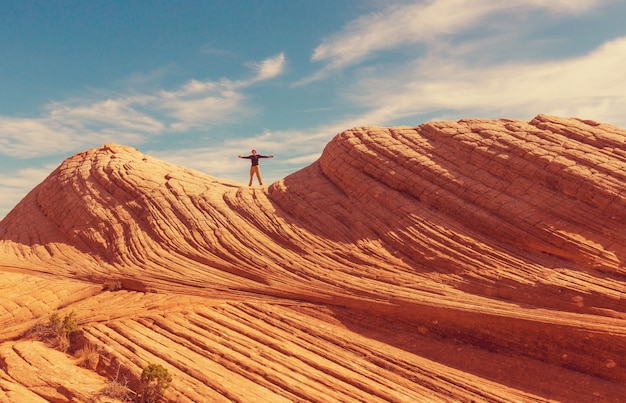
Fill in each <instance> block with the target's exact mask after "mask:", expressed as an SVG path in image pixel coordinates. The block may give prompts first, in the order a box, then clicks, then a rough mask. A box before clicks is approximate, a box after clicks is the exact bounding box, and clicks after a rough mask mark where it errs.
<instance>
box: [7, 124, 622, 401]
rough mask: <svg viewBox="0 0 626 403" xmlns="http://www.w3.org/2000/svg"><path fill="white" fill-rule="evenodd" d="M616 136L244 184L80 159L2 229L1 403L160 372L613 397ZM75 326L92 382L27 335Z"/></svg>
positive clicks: (459, 149)
mask: <svg viewBox="0 0 626 403" xmlns="http://www.w3.org/2000/svg"><path fill="white" fill-rule="evenodd" d="M625 141H626V131H625V130H623V129H620V128H617V127H613V126H610V125H606V124H601V123H597V122H593V121H583V120H579V119H564V118H559V117H554V116H545V115H539V116H537V117H536V118H534V119H533V120H532V121H530V122H524V121H519V120H512V119H501V120H481V119H465V120H461V121H458V122H430V123H425V124H422V125H420V126H418V127H414V128H411V127H392V128H382V127H361V128H354V129H351V130H347V131H345V132H343V133H340V134H338V135H337V136H336V137H335V138H334V139H333V140H332V141H331V142H330V143H329V144H328V145H327V147H326V148H325V150H324V152H323V154H322V156H321V157H320V159H319V160H318V161H317V162H315V163H314V164H312V165H310V166H309V167H307V168H305V169H302V170H300V171H298V172H296V173H294V174H292V175H290V176H288V177H286V178H285V179H283V180H281V181H278V182H276V183H273V184H272V185H270V186H269V187H252V188H249V187H244V186H242V185H240V184H238V183H233V182H227V181H223V180H219V179H217V178H214V177H211V176H209V175H206V174H203V173H200V172H197V171H193V170H189V169H186V168H184V167H180V166H176V165H172V164H168V163H166V162H164V161H160V160H157V159H154V158H152V157H150V156H147V155H144V154H142V153H141V152H139V151H138V150H136V149H133V148H129V147H125V146H120V145H114V144H109V145H105V146H102V147H100V148H96V149H92V150H88V151H85V152H83V153H80V154H77V155H75V156H73V157H71V158H68V159H67V160H66V161H64V162H63V164H62V165H61V166H60V167H59V168H57V169H56V170H55V171H54V172H52V173H51V174H50V176H49V177H48V178H47V179H46V180H45V181H44V182H42V183H41V184H40V185H39V186H37V187H36V188H35V189H33V191H32V192H31V193H30V194H28V195H27V196H26V197H25V198H24V199H23V200H22V202H21V203H20V204H18V205H17V206H16V207H15V209H14V210H12V211H11V212H10V213H9V215H7V217H5V219H4V220H2V221H1V222H0V284H1V285H2V290H3V293H2V296H0V324H1V325H2V328H3V331H2V332H0V369H1V370H2V371H0V393H4V395H0V400H2V399H5V400H8V401H11V399H12V396H29V395H27V393H30V394H34V395H36V396H37V397H38V398H41V399H44V400H46V399H48V400H49V399H51V398H53V397H54V398H55V399H57V400H59V401H62V400H63V399H68V400H69V399H74V400H75V401H89V396H97V395H98V393H99V389H101V388H102V387H103V384H106V382H108V381H110V379H112V377H113V376H119V375H120V373H121V374H122V375H123V376H124V377H125V379H126V380H127V381H128V385H129V386H130V387H132V388H134V389H136V388H137V379H138V376H139V374H140V373H141V369H142V368H143V367H144V366H146V365H147V364H149V363H158V364H162V365H164V366H165V367H167V368H168V369H169V372H170V373H171V374H172V376H173V379H174V381H173V383H172V386H171V387H170V388H169V389H168V391H167V397H168V399H170V400H172V401H233V400H234V401H255V400H256V401H324V402H325V401H407V402H408V401H424V400H428V401H451V400H453V401H503V402H505V401H506V402H508V401H546V400H550V399H552V400H557V401H558V400H565V401H572V400H576V401H616V402H617V401H620V400H621V398H622V397H623V396H624V394H625V393H626V386H624V385H626V361H625V359H626V304H625V303H624V302H623V300H624V299H625V298H626V281H625V280H626V265H625V264H624V259H626V194H625V193H624V189H625V185H626V181H625V178H626V143H625ZM72 311H73V312H75V313H76V315H77V317H78V318H79V324H80V326H81V328H82V330H83V334H84V338H85V340H87V341H88V342H89V343H90V344H91V345H92V346H95V347H96V348H97V350H98V354H99V356H100V359H99V362H98V364H97V366H95V367H94V368H92V369H91V370H90V369H86V368H83V367H80V366H79V365H78V364H77V363H75V362H73V361H72V358H71V357H72V356H67V357H69V358H60V356H59V354H61V353H59V352H58V351H56V350H54V349H52V348H50V347H46V346H45V345H44V344H42V343H40V342H36V341H29V340H27V338H26V337H25V336H24V335H25V334H26V333H27V331H28V330H29V329H31V328H32V327H33V326H35V325H36V324H37V323H41V322H45V321H46V320H47V318H48V317H49V315H50V314H52V313H58V314H60V315H66V314H68V313H69V312H72ZM20 352H21V353H20ZM26 352H28V354H26ZM63 357H66V356H63ZM20 360H21V361H20ZM45 362H48V363H49V365H50V366H49V367H48V368H46V367H45V365H44V364H42V363H45ZM120 371H121V372H120ZM41 373H45V374H46V376H39V375H37V374H41ZM63 374H65V375H63ZM89 374H92V375H89ZM64 377H67V379H68V381H67V382H66V383H64V382H63V379H64ZM77 377H86V378H84V379H85V382H70V381H69V378H73V379H76V378H77ZM79 384H80V385H79ZM32 385H36V386H37V388H34V387H33V386H32ZM3 396H4V397H3ZM33 401H35V400H33Z"/></svg>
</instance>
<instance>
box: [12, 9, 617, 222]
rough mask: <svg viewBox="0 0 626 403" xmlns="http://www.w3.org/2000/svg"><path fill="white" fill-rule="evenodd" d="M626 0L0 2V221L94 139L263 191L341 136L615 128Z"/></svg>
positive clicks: (315, 156)
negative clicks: (383, 129)
mask: <svg viewBox="0 0 626 403" xmlns="http://www.w3.org/2000/svg"><path fill="white" fill-rule="evenodd" d="M624 15H626V2H625V1H622V0H525V1H522V0H507V1H493V0H429V1H396V0H315V1H312V0H250V1H244V0H221V1H218V0H198V1H191V0H180V1H159V0H146V1H141V0H136V1H126V0H122V1H116V0H108V1H99V0H83V1H69V0H55V1H47V0H46V1H34V0H7V1H2V2H0V94H1V95H0V154H1V157H0V218H1V217H3V216H4V215H6V213H8V211H10V209H11V208H12V207H13V206H14V205H15V204H17V203H18V202H19V200H21V199H22V198H23V197H24V196H25V195H26V193H28V191H30V190H31V189H32V188H33V187H34V186H36V185H37V184H38V183H40V182H41V181H42V180H43V179H45V177H46V176H47V175H48V174H49V173H50V172H52V170H54V168H56V167H57V166H58V165H59V164H60V163H61V162H62V161H63V160H64V159H65V158H67V157H69V156H72V155H74V154H76V153H78V152H81V151H84V150H86V149H89V148H92V147H98V146H100V145H102V144H105V143H110V142H114V143H119V144H125V145H130V146H133V147H136V148H138V149H139V150H141V151H142V152H144V153H146V154H149V155H152V156H154V157H157V158H161V159H163V160H166V161H169V162H172V163H176V164H180V165H184V166H186V167H188V168H193V169H197V170H200V171H203V172H205V173H207V174H209V175H212V176H215V177H218V178H222V179H227V180H234V181H237V182H241V183H247V174H248V172H247V171H248V166H249V161H247V160H240V159H238V158H237V155H239V154H246V155H247V154H248V153H249V151H250V150H251V149H252V148H255V149H257V150H258V151H259V153H261V154H273V155H275V158H274V159H273V160H263V161H262V164H261V166H262V167H261V170H262V173H263V176H264V182H265V183H266V184H269V183H271V182H273V181H275V180H278V179H280V178H282V177H284V176H286V175H288V174H290V173H292V172H295V171H297V170H298V169H301V168H303V167H305V166H307V165H309V164H310V163H311V162H313V161H315V160H316V159H317V158H318V157H319V155H320V153H321V152H322V150H323V148H324V146H325V145H326V143H327V142H328V141H330V140H331V139H332V137H333V136H334V135H335V134H337V133H339V132H341V131H343V130H346V129H349V128H351V127H354V126H366V125H380V126H395V125H410V126H417V125H419V124H421V123H423V122H425V121H429V120H437V119H446V120H448V119H450V120H458V119H461V118H465V117H483V118H501V117H507V118H516V119H524V120H528V119H531V118H532V117H534V116H535V115H537V114H539V113H547V114H555V115H559V116H564V117H581V118H586V119H594V120H598V121H602V122H606V123H611V124H614V125H617V126H620V127H626V114H624V110H626V74H625V73H624V66H626V24H624V22H623V18H624Z"/></svg>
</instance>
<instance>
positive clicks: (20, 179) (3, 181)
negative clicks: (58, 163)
mask: <svg viewBox="0 0 626 403" xmlns="http://www.w3.org/2000/svg"><path fill="white" fill-rule="evenodd" d="M53 169H54V167H51V166H46V167H44V168H28V169H22V170H17V171H15V172H10V173H3V174H1V175H0V194H1V195H2V197H1V198H0V218H2V217H4V216H5V215H6V214H7V213H8V212H9V210H10V209H11V208H12V207H13V206H15V205H16V204H17V203H18V202H19V201H20V200H21V199H22V198H23V197H24V195H25V192H27V191H29V190H30V189H33V188H34V187H35V186H37V185H38V184H39V183H41V181H42V180H44V179H45V178H46V176H48V175H49V174H50V172H51V171H52V170H53Z"/></svg>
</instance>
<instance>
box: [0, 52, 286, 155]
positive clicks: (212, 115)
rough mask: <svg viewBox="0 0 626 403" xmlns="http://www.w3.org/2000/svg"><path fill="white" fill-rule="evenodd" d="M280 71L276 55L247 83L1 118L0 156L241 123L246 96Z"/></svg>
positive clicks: (192, 84) (71, 104)
mask: <svg viewBox="0 0 626 403" xmlns="http://www.w3.org/2000/svg"><path fill="white" fill-rule="evenodd" d="M284 65H285V56H284V54H283V53H280V54H279V55H277V56H274V57H271V58H268V59H266V60H264V61H262V62H260V63H255V64H252V65H251V68H252V70H253V72H254V77H253V78H252V79H250V80H247V81H231V80H227V79H222V80H219V81H210V80H206V81H202V80H195V79H191V80H189V81H187V82H186V83H184V84H183V85H181V86H180V87H179V88H177V89H175V90H172V91H168V90H160V91H156V92H151V93H144V94H118V95H117V96H115V95H111V94H108V96H107V97H106V98H104V99H102V98H98V96H97V95H96V97H95V98H96V99H90V98H83V99H71V100H66V101H63V102H54V103H51V104H49V105H48V106H47V107H46V114H45V115H43V116H40V117H34V118H30V119H29V118H19V119H18V118H10V117H3V116H0V154H4V155H9V156H12V157H16V158H33V157H38V156H44V155H55V154H59V153H67V152H72V151H77V150H80V149H83V148H85V147H92V146H97V145H100V144H102V143H106V142H117V143H122V144H130V145H138V144H141V143H143V142H145V141H146V140H147V139H148V138H149V137H150V136H155V135H162V134H168V133H181V132H185V131H187V130H190V129H192V128H198V127H209V126H213V125H216V124H220V123H224V122H228V121H231V120H232V119H234V118H235V117H237V118H241V116H245V115H247V114H249V113H251V112H253V110H251V109H250V108H248V107H247V106H246V105H245V103H244V101H245V98H246V97H245V95H244V91H245V90H246V89H247V88H248V87H250V86H252V85H254V84H256V83H258V82H259V81H262V80H268V79H271V78H274V77H276V76H278V75H279V74H281V73H282V72H283V71H284Z"/></svg>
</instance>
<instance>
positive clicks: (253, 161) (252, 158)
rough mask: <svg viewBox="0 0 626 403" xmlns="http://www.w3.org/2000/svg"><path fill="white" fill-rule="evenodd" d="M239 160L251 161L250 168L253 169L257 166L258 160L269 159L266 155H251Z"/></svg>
mask: <svg viewBox="0 0 626 403" xmlns="http://www.w3.org/2000/svg"><path fill="white" fill-rule="evenodd" d="M241 158H246V159H249V160H252V166H253V167H254V166H257V165H259V158H269V157H268V156H267V155H261V154H256V155H254V154H251V155H248V156H247V157H241Z"/></svg>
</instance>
